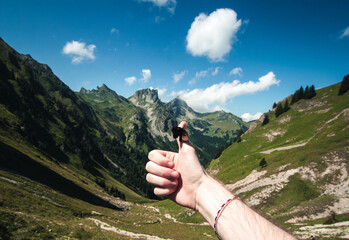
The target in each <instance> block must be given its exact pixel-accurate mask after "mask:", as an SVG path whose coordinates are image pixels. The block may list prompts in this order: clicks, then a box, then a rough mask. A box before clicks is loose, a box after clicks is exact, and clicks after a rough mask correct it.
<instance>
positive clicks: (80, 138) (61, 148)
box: [0, 40, 152, 199]
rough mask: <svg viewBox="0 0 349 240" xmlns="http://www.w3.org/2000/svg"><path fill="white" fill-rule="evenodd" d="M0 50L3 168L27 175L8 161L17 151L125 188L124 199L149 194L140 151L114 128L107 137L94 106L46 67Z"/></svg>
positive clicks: (102, 183)
mask: <svg viewBox="0 0 349 240" xmlns="http://www.w3.org/2000/svg"><path fill="white" fill-rule="evenodd" d="M0 47H1V48H0V60H1V61H0V71H1V72H0V74H1V82H0V93H1V97H0V109H1V118H0V132H1V139H0V140H1V142H2V148H3V152H2V153H3V154H2V155H1V157H2V158H1V165H0V166H1V167H6V168H9V169H12V170H14V171H19V172H21V173H22V174H25V175H26V174H29V173H27V172H26V169H24V168H21V165H20V164H19V163H18V164H15V161H17V159H12V158H11V156H13V154H14V152H17V153H16V154H24V155H26V157H28V158H30V159H32V160H35V159H36V160H35V161H37V158H39V159H41V158H43V159H45V160H40V161H39V162H40V163H41V164H44V165H45V164H46V165H51V164H52V163H54V164H56V165H59V166H64V167H67V168H69V169H71V170H72V171H74V172H76V174H77V176H81V177H84V178H87V179H89V180H91V181H93V182H95V183H97V184H99V185H100V186H101V187H102V189H104V190H110V188H111V187H113V188H114V189H116V188H120V189H124V190H125V192H124V193H123V194H125V195H126V196H125V197H126V198H130V199H142V198H141V197H140V196H137V194H135V192H133V191H136V192H138V194H142V195H146V194H147V193H148V192H152V188H151V186H150V185H149V184H147V183H146V181H145V180H144V177H145V174H146V172H145V170H144V164H145V163H146V162H147V156H146V154H145V153H144V152H141V151H138V150H137V149H129V147H128V146H127V145H125V144H124V142H123V141H122V137H123V136H122V132H121V131H118V129H117V128H115V133H114V134H113V135H112V136H111V135H110V133H109V132H107V131H106V128H105V126H104V125H103V123H104V122H103V121H102V119H100V116H99V115H98V114H97V113H96V112H95V111H94V110H93V109H92V107H91V106H90V105H89V104H88V103H86V101H84V100H83V99H82V98H81V97H79V96H78V95H77V94H75V93H74V92H73V91H71V90H70V89H69V87H68V86H66V85H65V84H64V83H63V82H62V81H61V80H59V79H58V78H57V77H56V76H55V75H54V74H53V72H52V70H51V69H50V68H49V67H48V66H47V65H44V64H40V63H38V62H37V61H35V60H34V59H33V58H31V57H30V56H29V55H22V54H19V53H17V52H16V51H15V50H13V49H12V48H11V47H10V46H8V45H7V44H6V43H5V42H4V41H2V40H0ZM121 100H122V98H121V97H120V101H121ZM126 101H127V100H126ZM114 136H115V137H114ZM29 153H30V154H29ZM28 154H29V155H35V156H34V157H33V156H29V155H28ZM32 167H33V168H34V165H33V166H32ZM20 168H21V169H20ZM38 168H40V166H38ZM32 171H34V172H36V171H37V169H32ZM140 176H142V177H143V179H139V178H140ZM108 179H109V180H108ZM43 181H44V180H43ZM47 181H50V180H49V179H47ZM122 183H123V184H122ZM125 185H127V186H128V187H129V188H132V189H133V191H131V190H130V189H127V188H126V187H125ZM57 187H59V186H57ZM114 192H117V191H116V190H115V191H114ZM115 194H116V193H115Z"/></svg>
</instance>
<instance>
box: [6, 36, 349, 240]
mask: <svg viewBox="0 0 349 240" xmlns="http://www.w3.org/2000/svg"><path fill="white" fill-rule="evenodd" d="M339 81H340V79H339ZM343 82H344V80H343V81H342V84H341V83H338V84H336V85H333V86H329V87H327V88H323V89H319V90H317V91H316V93H315V92H312V95H311V96H310V97H300V98H297V99H296V100H295V96H296V95H297V94H299V91H298V93H297V94H296V93H295V94H294V95H291V96H288V97H286V98H285V99H284V100H282V101H280V102H279V103H278V104H277V105H278V106H276V107H275V108H274V109H273V110H271V111H270V112H268V113H265V114H263V116H262V117H261V119H260V120H258V121H255V122H253V123H246V122H244V121H242V120H241V119H240V118H239V117H236V116H235V115H233V114H231V113H227V112H224V111H217V112H212V113H204V114H203V113H198V112H195V111H194V110H193V109H191V108H190V107H189V106H188V105H187V104H186V102H184V101H183V100H181V99H179V98H175V99H173V100H172V101H170V102H168V103H164V102H162V101H161V100H160V99H159V97H158V92H157V90H154V89H142V90H138V91H137V92H135V93H134V94H133V95H132V96H131V97H129V98H125V97H123V96H120V95H118V94H117V92H115V91H113V90H111V89H110V88H108V87H107V86H106V85H102V86H100V87H97V88H96V89H92V90H87V89H84V88H81V90H80V91H79V92H73V91H72V90H71V89H70V88H69V87H68V86H67V85H65V84H64V83H63V82H62V81H61V80H60V79H59V78H58V77H57V76H55V75H54V73H53V72H52V71H51V69H50V67H49V66H47V65H45V64H40V63H38V62H37V61H35V60H34V59H33V58H32V57H31V56H30V55H22V54H20V53H18V52H16V51H15V50H14V49H12V48H11V47H10V46H9V45H8V44H7V43H5V42H4V41H3V40H2V39H1V38H0V192H1V194H0V239H214V238H215V234H214V232H213V230H212V229H211V227H210V226H209V225H208V224H207V223H206V222H205V221H204V219H203V218H202V217H201V216H200V215H199V214H198V213H196V212H195V211H193V210H190V209H185V208H182V207H180V206H178V205H176V204H174V203H173V202H171V201H170V200H163V199H157V198H156V197H155V196H154V195H153V187H152V186H150V185H149V184H147V182H146V181H145V175H146V171H145V164H146V162H147V161H148V160H147V154H148V152H149V151H150V150H152V149H166V150H171V151H176V150H177V146H176V142H175V140H174V139H173V137H172V136H171V135H172V134H171V129H172V128H173V127H175V126H177V124H178V123H179V122H180V121H182V120H185V121H187V122H188V128H187V130H188V133H189V136H190V141H191V142H192V144H193V145H194V146H195V148H196V149H197V153H198V155H199V158H200V161H201V163H202V164H203V165H204V166H205V167H206V168H207V171H208V172H209V173H210V174H211V175H214V176H215V177H216V178H218V179H220V180H221V181H222V182H223V183H224V184H226V186H227V187H228V188H229V189H230V190H231V191H233V192H234V193H236V194H237V195H239V196H240V197H242V198H243V199H245V201H246V203H247V204H248V205H250V206H252V207H254V208H255V209H256V211H258V212H260V213H261V214H263V215H264V216H266V217H267V218H270V219H271V220H273V221H274V222H275V223H276V224H278V225H280V226H281V227H283V228H285V229H287V230H288V231H290V232H292V233H293V234H294V235H296V236H297V237H299V238H301V239H308V238H310V237H311V236H314V237H316V239H318V238H321V239H338V238H347V239H348V238H349V230H348V229H349V177H348V172H349V165H348V156H349V142H348V141H349V139H348V136H349V134H348V132H349V128H348V125H349V95H348V92H345V93H343V94H340V95H338V91H339V89H340V87H341V85H343ZM302 91H303V89H302ZM306 91H308V88H307V90H306ZM313 93H314V94H313ZM305 95H306V94H304V96H305ZM297 96H298V95H297ZM289 103H290V104H289ZM291 103H292V104H291ZM285 105H286V106H285ZM278 107H281V108H283V109H284V110H283V111H282V112H280V113H279V112H278V110H277V109H278ZM276 112H278V114H276V115H277V117H276V115H275V113H276ZM248 129H249V130H248ZM247 130H248V131H247Z"/></svg>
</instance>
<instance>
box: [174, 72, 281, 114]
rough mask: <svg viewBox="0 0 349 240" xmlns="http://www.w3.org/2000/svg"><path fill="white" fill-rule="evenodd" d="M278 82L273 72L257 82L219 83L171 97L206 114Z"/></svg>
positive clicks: (181, 92)
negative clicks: (237, 98) (178, 98)
mask: <svg viewBox="0 0 349 240" xmlns="http://www.w3.org/2000/svg"><path fill="white" fill-rule="evenodd" d="M279 82H280V80H278V79H276V76H275V74H274V73H273V72H269V73H268V74H266V75H264V76H262V77H260V78H259V79H258V81H257V82H253V81H249V82H244V83H241V82H240V81H239V80H234V81H233V82H228V83H227V82H221V83H218V84H214V85H212V86H210V87H208V88H206V89H199V88H197V89H194V90H191V91H189V90H185V91H180V92H177V93H174V92H172V93H171V95H172V96H175V95H176V96H179V97H180V98H181V99H183V100H184V101H186V102H187V103H188V105H189V106H190V107H192V108H193V109H195V110H196V111H199V112H208V111H212V110H214V109H219V108H220V109H223V108H224V107H223V106H224V105H226V103H227V101H228V100H231V99H233V98H235V97H236V96H240V95H244V94H252V93H255V92H258V91H264V90H268V89H269V87H270V86H272V85H278V84H279Z"/></svg>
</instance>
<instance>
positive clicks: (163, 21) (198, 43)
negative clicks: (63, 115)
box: [0, 0, 349, 119]
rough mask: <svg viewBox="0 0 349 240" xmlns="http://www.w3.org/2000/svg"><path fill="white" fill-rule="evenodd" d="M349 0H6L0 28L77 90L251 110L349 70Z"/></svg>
mask: <svg viewBox="0 0 349 240" xmlns="http://www.w3.org/2000/svg"><path fill="white" fill-rule="evenodd" d="M348 12H349V1H347V0H328V1H324V0H313V1H310V0H302V1H301V0H293V1H288V0H284V1H278V0H267V1H262V0H244V1H242V0H240V1H235V0H226V1H224V0H211V1H204V0H200V1H199V0H187V1H184V0H115V1H105V0H98V1H97V0H96V1H86V0H85V1H78V0H75V1H66V0H60V1H55V0H51V1H43V0H41V1H38V0H37V1H29V0H25V1H24V0H23V1H17V0H1V7H0V37H1V38H3V39H4V40H5V41H6V42H7V43H8V44H9V45H10V46H12V47H13V48H15V49H16V50H17V51H18V52H20V53H23V54H30V55H31V56H32V57H33V58H35V59H36V60H37V61H39V62H41V63H45V64H48V65H49V66H50V67H51V69H52V70H53V72H54V73H55V74H56V75H57V76H58V77H59V78H60V79H61V80H62V81H63V82H64V83H66V84H67V85H68V86H69V87H70V88H71V89H72V90H74V91H79V90H80V88H81V87H84V88H87V89H94V88H96V86H101V85H102V84H103V83H104V84H106V85H107V86H108V87H110V88H111V89H113V90H115V91H116V92H117V93H118V94H119V95H122V96H124V97H129V96H131V95H132V94H133V93H134V92H135V91H136V90H138V89H141V88H148V87H152V88H154V89H158V91H159V95H160V98H161V99H162V100H163V101H164V102H166V101H169V100H171V99H173V98H174V97H176V96H179V97H180V98H182V99H184V100H186V101H187V102H188V104H189V105H190V106H191V107H193V108H194V109H195V110H197V111H200V112H206V111H213V110H218V109H224V110H226V111H230V112H232V113H233V114H235V115H238V116H242V115H243V114H245V115H243V116H245V117H248V118H249V119H251V117H253V116H254V115H256V114H257V115H256V116H258V115H259V114H258V113H262V112H267V111H268V110H269V109H270V108H271V106H272V104H273V103H274V102H277V101H279V100H281V99H283V98H284V97H286V96H288V95H290V94H292V93H293V92H294V91H295V90H296V89H298V88H299V87H300V86H301V85H303V86H306V85H312V84H314V85H315V87H316V88H322V87H326V86H329V85H332V84H334V83H337V82H340V81H341V80H342V78H343V76H344V75H346V74H348V73H349V57H348V53H349V14H348Z"/></svg>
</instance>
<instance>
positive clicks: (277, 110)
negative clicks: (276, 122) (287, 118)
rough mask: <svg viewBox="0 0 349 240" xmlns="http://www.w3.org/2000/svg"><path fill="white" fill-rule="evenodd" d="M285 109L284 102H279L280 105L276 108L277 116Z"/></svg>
mask: <svg viewBox="0 0 349 240" xmlns="http://www.w3.org/2000/svg"><path fill="white" fill-rule="evenodd" d="M283 110H284V109H283V107H282V104H281V103H278V105H277V106H276V109H275V117H278V116H280V115H281V114H282V113H283Z"/></svg>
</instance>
